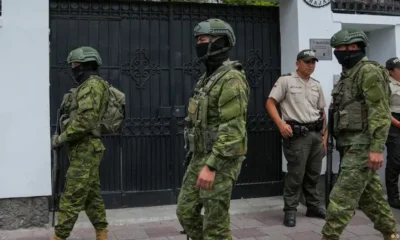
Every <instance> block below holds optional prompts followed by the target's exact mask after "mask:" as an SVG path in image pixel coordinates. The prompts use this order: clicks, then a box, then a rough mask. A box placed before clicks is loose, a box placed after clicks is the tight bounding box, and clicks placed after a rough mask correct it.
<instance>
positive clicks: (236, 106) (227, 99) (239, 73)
mask: <svg viewBox="0 0 400 240" xmlns="http://www.w3.org/2000/svg"><path fill="white" fill-rule="evenodd" d="M234 66H236V67H234ZM226 67H232V68H230V70H228V71H226V69H227V68H226ZM213 78H215V79H214V80H215V83H214V84H213V85H212V86H211V87H210V88H209V90H208V93H204V88H207V84H210V81H213ZM249 95H250V92H249V86H248V83H247V80H246V77H245V74H244V71H243V70H242V69H241V65H240V64H239V63H237V62H232V61H229V60H228V61H225V62H224V63H223V65H222V66H221V67H220V68H218V69H217V70H216V71H215V72H214V73H212V74H211V75H210V76H208V77H206V75H205V74H204V75H203V76H202V77H201V78H200V80H199V81H198V82H197V84H196V87H195V90H194V96H193V98H191V99H190V101H189V102H190V103H189V118H190V117H192V120H193V122H194V123H196V122H199V124H198V125H196V124H195V125H196V126H194V127H193V128H192V132H195V134H194V145H199V144H200V145H202V142H203V141H204V139H205V138H207V137H204V138H203V137H199V136H205V135H206V134H205V133H206V132H207V133H211V135H213V136H214V137H212V138H213V141H212V144H211V146H210V149H208V150H211V151H210V152H211V154H209V155H208V159H207V160H206V165H207V166H209V167H211V168H214V169H216V170H217V171H218V170H220V169H221V167H222V165H223V163H224V162H226V161H227V160H229V159H238V158H241V157H242V158H243V159H244V155H245V154H246V152H247V131H246V118H247V105H248V101H249ZM202 97H203V98H202ZM204 97H206V101H203V100H202V99H204ZM193 102H196V103H198V105H196V104H193ZM197 109H198V110H197ZM196 132H197V133H198V134H196ZM194 152H196V150H195V151H194ZM205 152H206V153H207V152H208V151H207V150H206V151H205Z"/></svg>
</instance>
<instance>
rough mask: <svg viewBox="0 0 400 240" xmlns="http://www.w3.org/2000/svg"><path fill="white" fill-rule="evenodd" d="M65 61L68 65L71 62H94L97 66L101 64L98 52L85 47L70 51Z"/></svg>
mask: <svg viewBox="0 0 400 240" xmlns="http://www.w3.org/2000/svg"><path fill="white" fill-rule="evenodd" d="M67 61H68V63H72V62H78V63H83V62H90V61H94V62H96V63H97V65H99V66H100V65H101V64H102V60H101V57H100V54H99V52H98V51H97V50H96V49H94V48H92V47H87V46H82V47H78V48H75V49H74V50H72V51H71V52H70V53H69V54H68V58H67Z"/></svg>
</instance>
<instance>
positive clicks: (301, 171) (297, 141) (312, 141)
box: [283, 127, 325, 212]
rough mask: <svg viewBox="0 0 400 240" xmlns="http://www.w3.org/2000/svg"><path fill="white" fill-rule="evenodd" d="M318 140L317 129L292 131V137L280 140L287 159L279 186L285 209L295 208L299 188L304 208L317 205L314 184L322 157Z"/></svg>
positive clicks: (297, 202)
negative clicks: (303, 132)
mask: <svg viewBox="0 0 400 240" xmlns="http://www.w3.org/2000/svg"><path fill="white" fill-rule="evenodd" d="M292 130H293V127H292ZM322 139H323V137H322V134H321V132H320V131H310V132H309V133H308V134H307V135H306V136H303V135H301V134H299V135H297V136H296V135H295V134H293V137H291V138H287V139H285V138H284V139H283V153H284V155H285V158H286V160H287V174H286V175H285V186H284V189H283V199H284V202H285V206H284V209H283V210H284V211H285V212H287V211H296V209H297V206H298V205H299V195H300V189H303V193H304V197H305V199H306V205H307V208H315V207H319V206H320V200H319V193H318V191H317V183H318V180H319V177H320V173H321V166H322V159H323V158H324V156H325V149H324V147H323V145H322Z"/></svg>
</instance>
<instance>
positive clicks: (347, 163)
mask: <svg viewBox="0 0 400 240" xmlns="http://www.w3.org/2000/svg"><path fill="white" fill-rule="evenodd" d="M367 45H368V39H367V36H366V35H365V33H364V32H362V31H361V30H357V29H343V30H341V31H339V32H337V33H336V34H334V35H333V37H332V38H331V46H332V47H333V48H335V51H334V54H335V56H336V58H337V60H338V62H339V63H340V64H341V65H342V66H343V72H342V74H341V78H340V80H339V81H338V83H337V84H336V85H335V87H334V89H333V90H332V97H333V101H332V104H331V108H333V121H334V123H333V125H334V129H333V133H332V134H333V136H334V137H335V140H336V147H337V149H338V151H339V153H340V158H341V162H340V173H339V177H338V179H337V182H336V184H335V186H334V187H333V189H332V192H331V194H330V202H329V205H328V210H327V215H326V219H325V220H326V223H325V225H324V227H323V229H322V234H323V238H322V239H339V237H340V235H341V234H342V232H343V230H344V229H345V227H346V226H347V224H348V222H349V221H350V219H351V218H352V217H353V215H354V214H355V207H356V205H357V203H358V205H359V208H360V209H361V210H362V211H363V212H364V213H365V214H366V215H367V216H368V217H369V218H370V219H371V220H372V222H373V223H374V227H375V229H377V230H378V231H380V232H381V233H382V234H383V236H384V239H398V234H397V227H396V220H395V219H394V217H393V213H392V210H391V208H390V207H389V204H388V202H387V201H386V200H385V198H384V192H383V190H382V186H381V184H380V179H379V175H378V173H377V170H378V169H379V168H380V167H382V163H383V151H384V149H385V147H384V146H385V141H386V138H387V135H388V131H389V127H390V122H391V114H390V108H389V99H390V89H389V86H388V81H389V78H388V74H387V71H386V70H385V69H384V68H383V66H381V65H379V64H378V63H376V62H374V61H369V60H368V58H367V57H366V56H365V48H366V47H367Z"/></svg>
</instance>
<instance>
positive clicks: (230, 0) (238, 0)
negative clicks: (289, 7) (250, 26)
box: [172, 0, 279, 6]
mask: <svg viewBox="0 0 400 240" xmlns="http://www.w3.org/2000/svg"><path fill="white" fill-rule="evenodd" d="M172 2H198V3H201V2H203V3H207V2H215V3H216V2H217V1H215V0H211V1H210V0H172ZM219 2H220V3H225V4H233V5H253V6H278V5H279V3H278V2H274V1H262V0H261V1H260V0H220V1H219Z"/></svg>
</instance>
